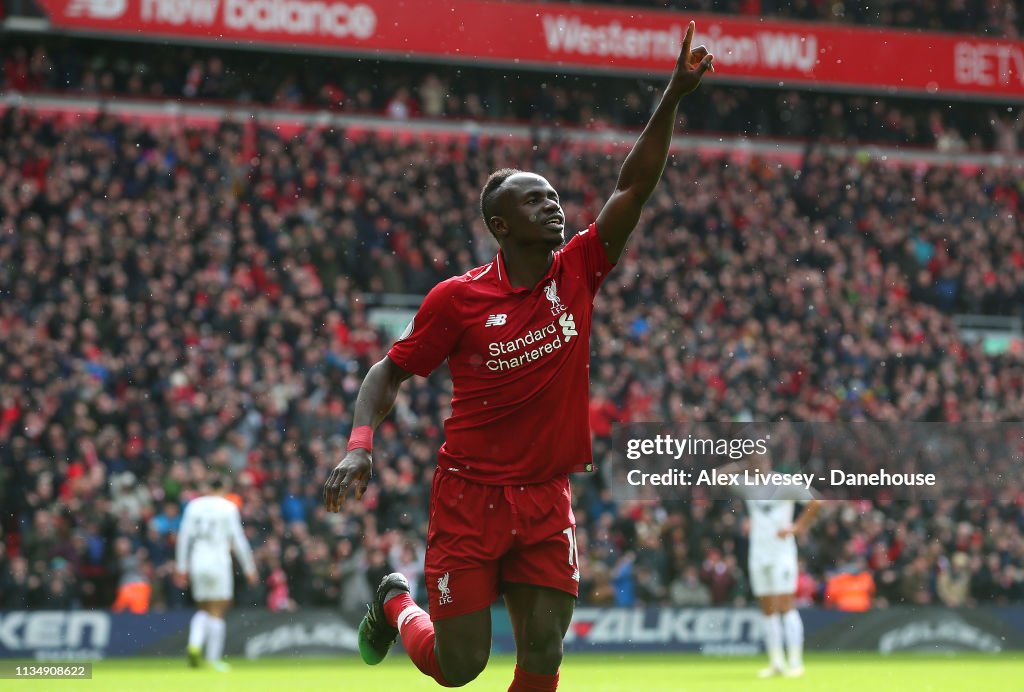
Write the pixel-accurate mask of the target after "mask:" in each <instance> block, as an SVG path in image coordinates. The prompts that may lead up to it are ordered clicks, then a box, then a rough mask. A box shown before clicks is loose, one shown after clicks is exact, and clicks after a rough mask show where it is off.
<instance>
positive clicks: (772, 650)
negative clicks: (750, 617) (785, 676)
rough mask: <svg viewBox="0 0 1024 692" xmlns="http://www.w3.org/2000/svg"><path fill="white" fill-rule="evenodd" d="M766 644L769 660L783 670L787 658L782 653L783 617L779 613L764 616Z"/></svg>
mask: <svg viewBox="0 0 1024 692" xmlns="http://www.w3.org/2000/svg"><path fill="white" fill-rule="evenodd" d="M764 646H765V648H766V649H767V650H768V660H769V661H771V664H772V667H773V668H777V669H779V670H782V669H783V668H785V666H786V660H785V658H784V657H783V655H782V618H781V617H779V614H778V613H773V614H772V615H767V616H765V618H764Z"/></svg>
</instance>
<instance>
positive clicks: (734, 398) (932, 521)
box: [0, 108, 1024, 612]
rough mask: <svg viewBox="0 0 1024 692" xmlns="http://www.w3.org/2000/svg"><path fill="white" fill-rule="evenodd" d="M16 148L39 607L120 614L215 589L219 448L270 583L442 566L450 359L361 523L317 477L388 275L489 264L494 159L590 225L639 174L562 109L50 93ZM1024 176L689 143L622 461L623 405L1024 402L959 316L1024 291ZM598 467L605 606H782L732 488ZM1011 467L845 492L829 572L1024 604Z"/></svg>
mask: <svg viewBox="0 0 1024 692" xmlns="http://www.w3.org/2000/svg"><path fill="white" fill-rule="evenodd" d="M381 122H382V125H387V121H381ZM534 144H536V145H537V146H534ZM0 146H2V148H3V151H2V152H0V295H2V296H4V299H3V300H0V461H2V465H0V469H2V475H0V499H2V500H0V506H2V507H3V510H2V522H0V530H2V532H3V535H2V538H3V540H2V541H0V549H2V550H3V551H4V552H3V553H0V594H2V596H0V608H7V609H21V608H65V607H109V606H110V605H111V604H112V603H114V601H115V599H116V598H117V594H118V590H119V586H123V585H124V584H129V583H130V584H138V583H147V584H149V586H150V593H149V602H150V607H151V608H153V609H162V608H175V607H181V606H183V605H184V604H185V601H184V599H185V595H184V593H183V592H181V591H180V590H178V589H177V588H176V587H174V585H173V583H172V580H171V575H170V569H171V567H170V565H171V560H172V555H173V541H174V537H175V530H176V527H177V525H178V522H179V521H180V506H181V503H182V502H184V501H186V500H188V499H189V498H191V497H193V496H194V495H195V494H196V492H197V491H198V484H200V483H202V482H203V480H204V479H205V478H207V477H208V476H209V475H210V474H218V475H230V476H231V477H232V478H234V479H235V481H236V483H235V492H236V493H237V495H238V496H239V499H240V501H241V503H242V507H243V509H242V512H243V517H244V520H245V525H246V530H247V532H248V534H249V539H250V541H251V542H252V543H253V545H254V546H255V547H256V557H257V562H258V564H259V566H260V569H261V573H262V574H263V576H264V579H263V580H262V584H263V585H264V586H260V587H257V588H256V589H249V590H245V589H243V590H241V593H240V594H239V597H238V598H239V600H240V601H241V602H242V603H246V604H252V605H264V606H266V605H270V606H271V607H272V608H274V609H280V608H289V607H294V606H295V605H298V606H304V605H340V606H341V607H342V608H343V609H345V610H347V611H352V612H358V610H359V609H361V608H362V607H363V604H364V603H365V602H366V601H367V600H368V599H369V594H370V593H371V589H372V588H373V586H374V585H375V584H376V583H377V582H378V581H379V579H380V577H381V576H382V575H383V574H385V573H387V572H390V571H392V570H394V569H402V570H403V571H406V572H407V574H408V576H409V577H410V579H411V580H412V581H420V580H421V579H422V576H421V574H420V573H419V571H418V570H419V568H418V565H419V564H420V560H418V556H419V555H420V554H421V552H422V550H423V535H424V530H425V524H426V506H427V505H426V503H427V492H428V489H429V483H430V478H431V475H432V468H433V466H434V452H435V450H436V448H437V446H438V445H439V443H440V436H441V430H440V427H439V423H440V421H441V420H442V419H443V417H444V415H445V411H446V409H447V405H448V404H447V400H448V396H449V394H450V389H449V387H450V383H449V382H448V380H447V379H446V377H445V376H444V374H443V373H438V374H435V375H434V376H433V377H431V378H430V379H426V380H424V379H418V378H417V379H415V380H411V381H410V382H408V383H407V384H406V386H405V388H404V389H403V391H402V393H401V394H400V395H399V400H398V404H397V406H396V409H395V413H394V415H393V416H392V418H391V419H389V421H388V422H387V423H386V424H385V425H384V426H382V428H381V429H380V430H379V431H378V435H377V440H376V445H375V455H374V456H375V461H376V462H377V465H378V466H379V469H378V470H379V474H378V476H377V477H376V480H375V482H374V483H373V484H372V485H371V486H370V490H369V492H368V494H367V497H366V498H364V500H363V501H362V502H354V501H353V502H350V503H349V505H348V507H347V508H346V512H345V513H344V514H343V515H328V514H326V513H325V512H324V511H323V509H322V507H321V504H320V502H319V497H320V484H321V483H322V480H323V478H324V477H325V476H326V473H327V472H328V471H329V470H330V468H332V467H333V465H334V464H335V463H336V461H337V459H338V454H339V449H340V448H341V446H342V445H343V444H344V441H345V439H346V438H347V433H348V431H349V430H348V428H349V415H350V406H351V403H352V401H353V400H354V396H355V388H356V387H357V386H358V383H359V381H360V379H361V377H362V375H363V374H364V373H365V371H366V369H367V368H368V366H369V365H370V364H371V363H372V362H374V360H376V359H377V358H379V357H380V355H381V354H382V352H383V350H382V349H383V348H384V347H385V346H386V345H387V343H388V336H387V335H386V334H385V333H384V332H383V331H382V330H381V329H380V328H378V327H377V326H375V324H374V323H373V321H372V320H371V319H370V317H371V315H370V309H371V307H372V300H373V297H374V296H378V295H380V294H385V293H386V294H396V293H397V294H401V293H410V294H422V293H423V292H425V291H426V290H427V289H428V288H429V287H430V286H432V285H433V284H434V283H435V282H437V281H438V280H440V279H442V278H445V277H447V276H451V275H453V274H457V273H461V272H463V271H465V270H466V269H467V268H469V267H472V266H476V265H479V264H482V263H484V262H486V261H489V259H490V258H491V257H492V253H493V252H494V246H493V244H492V243H491V240H490V239H489V237H488V236H487V234H486V231H485V230H484V229H483V227H482V224H481V223H479V220H478V219H477V216H478V214H479V212H478V210H477V208H476V203H475V200H476V199H477V195H478V192H479V187H480V185H481V183H482V181H483V180H484V179H485V178H486V175H487V174H488V173H489V172H490V170H492V169H493V168H496V167H500V166H502V165H508V164H515V165H517V166H520V167H525V168H530V169H532V170H536V171H538V172H540V173H542V174H544V175H546V176H548V177H549V178H550V179H551V181H552V182H553V183H554V185H555V186H556V187H557V188H558V189H559V190H560V192H561V194H562V200H563V204H564V206H565V209H566V212H567V217H568V219H569V220H570V224H569V225H571V226H575V227H577V228H578V227H582V226H583V224H584V223H586V222H587V221H589V220H590V219H591V218H593V216H594V215H595V213H596V212H597V210H598V206H599V205H600V203H601V202H602V201H603V198H604V195H605V194H606V193H607V191H608V190H609V189H611V187H612V185H613V182H614V179H615V174H616V172H617V170H616V162H617V158H616V157H609V156H607V153H608V147H607V146H606V145H601V144H595V143H586V142H580V141H576V140H574V139H572V138H571V137H568V136H565V137H563V136H561V135H559V134H555V135H554V137H553V138H552V139H548V140H544V141H536V142H533V141H528V140H527V141H519V140H504V139H497V138H493V137H487V136H468V135H464V136H461V137H449V138H445V139H441V138H433V137H428V136H423V135H415V134H412V135H410V134H405V135H399V134H388V133H386V132H385V133H380V132H364V133H361V134H352V133H346V132H344V131H341V130H337V129H329V128H328V129H324V128H309V129H303V130H301V131H299V132H297V133H296V134H294V135H290V134H289V135H285V134H281V133H280V132H278V131H277V130H275V129H273V128H272V127H270V126H262V125H259V124H256V123H252V122H250V123H249V124H247V125H241V124H238V123H236V122H233V121H223V122H221V123H219V124H218V125H217V126H216V127H212V128H182V127H146V126H143V125H140V124H139V123H137V122H133V121H132V120H131V119H122V118H118V117H116V116H113V115H110V114H102V113H101V114H100V115H98V116H97V117H95V118H83V119H77V120H67V119H65V120H61V121H57V120H55V119H51V118H48V117H44V116H41V115H39V114H37V113H35V112H33V111H31V110H24V109H17V108H8V109H6V110H5V111H4V112H3V115H2V117H0ZM1021 180H1022V177H1021V175H1020V171H1019V169H1014V168H1011V167H1003V168H1000V167H997V166H988V167H981V168H977V167H975V168H970V167H967V166H952V165H936V166H924V165H918V166H896V165H891V164H888V163H885V162H883V161H879V160H875V159H872V158H870V157H866V156H860V155H856V154H841V153H840V154H835V153H829V152H826V151H823V150H818V149H817V148H815V147H810V148H809V149H808V150H807V151H806V153H805V154H804V155H803V156H802V157H801V162H800V164H799V165H796V166H794V165H793V164H791V163H786V162H782V161H775V160H771V159H765V158H761V157H757V156H752V157H746V158H745V159H743V160H737V159H736V158H734V157H730V156H717V157H706V156H705V157H701V156H699V155H697V154H695V153H688V152H680V153H679V154H678V155H676V156H675V157H674V159H673V161H672V162H671V163H670V166H669V170H668V171H667V172H666V175H665V179H664V181H663V183H662V185H661V187H660V188H659V189H658V191H657V192H656V194H655V197H654V198H653V199H652V203H651V205H650V209H649V210H648V211H647V212H646V213H645V216H644V218H643V220H642V222H641V227H640V229H639V231H638V233H637V234H636V236H635V237H634V240H633V243H632V250H631V251H630V252H629V253H628V254H627V256H626V257H624V258H623V260H622V262H621V263H620V265H619V267H618V268H617V270H616V272H615V274H614V275H613V276H612V277H611V278H610V279H609V281H608V282H607V283H606V285H605V287H604V288H603V290H602V293H601V294H600V296H599V298H598V300H599V303H600V309H598V310H597V311H596V312H595V315H596V317H595V324H594V339H593V344H594V354H593V363H592V373H593V380H594V386H593V389H594V393H595V396H594V401H593V404H592V421H593V427H594V431H595V436H596V440H595V445H596V452H597V455H598V459H601V458H602V455H604V454H606V453H607V449H608V445H609V438H608V436H609V434H610V429H611V425H612V424H613V423H615V422H620V421H639V420H644V421H685V420H777V419H779V418H780V417H792V418H794V419H798V420H821V421H850V420H881V421H895V420H902V421H946V422H960V421H1000V420H1020V419H1021V417H1022V415H1024V367H1022V365H1021V361H1020V357H1019V353H1015V352H1013V351H1012V350H1010V351H1007V352H1005V353H1001V354H1000V353H989V352H986V351H985V350H984V349H983V347H982V346H981V345H979V344H972V343H968V342H966V341H965V340H963V339H962V338H961V336H960V334H959V332H958V331H957V328H956V326H955V325H954V322H953V320H952V316H953V315H954V314H955V313H957V312H960V311H969V312H973V313H983V314H989V315H1005V316H1016V317H1020V316H1021V315H1020V313H1021V310H1022V307H1021V306H1022V305H1024V302H1022V300H1021V298H1022V296H1021V290H1022V287H1024V240H1022V238H1024V233H1022V231H1024V229H1022V227H1021V214H1022V212H1024V208H1022V207H1024V187H1022V184H1021ZM854 268H855V269H854ZM667 306H673V307H672V309H671V310H670V309H668V307H667ZM1016 477H1019V475H1018V476H1016ZM575 491H576V494H577V497H576V501H575V506H576V507H577V508H578V511H577V520H578V522H579V526H580V529H579V531H578V542H579V551H580V558H581V562H582V563H583V565H582V567H583V569H582V572H583V575H584V578H585V580H586V581H585V583H583V584H582V585H581V586H582V589H581V592H582V593H583V594H584V597H583V602H584V603H616V604H620V605H634V604H638V603H674V604H677V605H681V604H684V603H692V602H693V600H692V599H695V598H699V599H700V600H701V601H706V602H710V603H714V604H724V603H742V602H749V594H748V588H747V584H746V580H745V577H744V574H743V570H742V569H741V568H740V567H739V565H742V564H743V557H744V555H745V550H746V546H745V543H744V541H745V539H744V536H743V533H744V532H743V530H742V528H743V527H742V525H743V518H742V513H736V512H734V511H733V509H734V508H733V506H732V505H731V504H729V503H724V502H712V503H708V504H700V503H698V504H696V505H694V506H692V507H687V508H685V511H683V509H682V508H680V507H673V506H670V505H665V506H651V505H641V504H638V503H628V502H618V501H616V500H615V499H614V498H613V497H612V496H611V494H610V493H609V492H608V489H607V487H605V486H604V484H603V482H602V477H601V476H600V475H596V476H593V477H580V478H578V479H577V480H576V485H575ZM985 492H986V493H987V495H986V497H985V501H981V500H978V499H976V498H975V497H972V496H970V495H964V496H961V497H951V498H948V499H942V500H935V501H931V502H923V503H922V502H918V503H892V504H891V505H890V506H886V507H884V508H879V507H877V506H871V505H869V504H867V503H856V502H848V503H841V504H835V505H831V506H830V507H829V508H828V510H827V511H826V512H825V515H824V518H823V519H822V520H821V521H820V522H819V523H818V525H817V526H816V527H815V529H814V531H813V533H812V534H811V536H810V538H809V541H808V542H807V544H806V545H805V547H804V548H803V549H802V553H801V554H802V556H803V557H804V558H805V560H806V567H807V571H806V574H804V575H803V577H802V580H801V583H802V584H803V588H804V590H805V591H806V593H807V594H808V598H811V599H815V600H818V601H819V602H821V601H822V600H823V599H824V597H825V594H826V590H827V584H828V583H829V580H830V579H831V578H832V577H833V576H834V570H835V569H836V567H837V566H840V567H841V568H842V570H845V571H848V572H855V571H858V570H863V569H867V570H870V572H871V576H872V579H873V580H874V583H875V585H876V591H877V593H876V596H875V600H874V603H875V604H876V605H885V604H894V603H905V602H913V603H929V602H939V601H940V599H941V601H942V602H948V601H950V600H951V599H952V600H953V601H957V600H959V601H962V602H970V603H990V602H995V603H1006V602H1011V601H1020V600H1022V599H1024V570H1022V564H1024V539H1022V535H1021V531H1022V528H1024V488H1022V487H1021V485H1020V484H1019V482H1014V481H1012V480H1011V481H1009V482H1006V483H1003V484H1001V485H999V486H997V487H990V488H986V489H985ZM882 509H884V512H883V511H882ZM271 575H272V576H271ZM140 580H142V581H140ZM282 580H283V581H282ZM964 580H966V582H967V585H966V587H965V586H964V583H963V582H964ZM698 582H699V583H701V584H702V585H703V589H695V588H694V585H695V584H696V583H698ZM266 587H270V588H269V592H267V591H265V590H264V589H265V588H266ZM282 587H286V593H285V592H283V591H282ZM420 593H422V591H420Z"/></svg>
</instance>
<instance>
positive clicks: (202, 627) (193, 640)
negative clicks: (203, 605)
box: [179, 610, 210, 649]
mask: <svg viewBox="0 0 1024 692" xmlns="http://www.w3.org/2000/svg"><path fill="white" fill-rule="evenodd" d="M209 618H210V616H209V615H208V614H207V613H206V611H205V610H197V611H196V614H195V615H193V616H192V621H191V622H189V624H188V645H189V648H192V647H199V648H200V649H201V648H203V642H204V641H205V640H206V623H207V622H208V621H209ZM179 641H180V640H179Z"/></svg>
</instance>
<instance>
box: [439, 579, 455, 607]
mask: <svg viewBox="0 0 1024 692" xmlns="http://www.w3.org/2000/svg"><path fill="white" fill-rule="evenodd" d="M450 578H451V574H450V573H449V572H445V573H444V576H443V577H441V578H440V579H438V580H437V590H438V591H440V592H441V595H440V596H439V597H438V599H437V604H438V605H448V604H449V603H451V602H452V591H451V589H449V588H448V579H450Z"/></svg>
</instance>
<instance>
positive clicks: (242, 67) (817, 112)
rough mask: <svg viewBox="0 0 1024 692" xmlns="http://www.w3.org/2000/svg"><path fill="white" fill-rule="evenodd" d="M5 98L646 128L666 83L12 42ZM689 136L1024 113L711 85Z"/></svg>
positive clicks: (964, 127) (955, 130)
mask: <svg viewBox="0 0 1024 692" xmlns="http://www.w3.org/2000/svg"><path fill="white" fill-rule="evenodd" d="M0 62H2V63H3V72H2V74H0V92H16V93H24V94H31V93H62V94H74V95H82V96H87V97H91V98H101V99H104V98H109V97H112V96H124V97H130V98H135V99H150V100H151V99H162V100H168V99H170V100H175V101H176V102H180V103H219V104H223V103H228V104H230V103H242V104H250V105H252V104H259V105H263V106H267V107H272V108H276V109H294V110H309V109H318V110H327V111H333V112H340V113H348V114H373V115H386V116H387V117H390V118H394V119H395V120H408V119H413V118H430V119H451V120H475V121H502V122H516V123H528V124H533V125H537V126H542V125H543V126H550V125H554V126H574V127H576V126H582V127H586V128H590V129H595V130H601V129H608V128H613V127H614V128H626V129H639V128H640V127H642V126H643V125H644V124H645V123H646V122H647V118H648V117H649V115H650V111H651V109H652V108H653V105H654V101H655V97H656V96H657V91H656V89H658V88H660V84H658V83H656V82H652V81H645V80H638V79H632V78H616V77H603V78H600V80H599V83H600V85H601V88H595V87H596V86H597V85H598V82H595V78H594V77H591V76H581V75H547V74H539V73H529V72H518V73H507V72H500V71H495V70H487V69H483V68H469V67H463V66H459V67H455V66H452V67H445V66H440V65H434V66H416V65H405V64H400V63H387V62H382V61H366V60H356V59H350V60H342V59H338V58H335V57H327V56H319V57H318V56H296V55H292V56H287V55H276V54H275V55H267V56H261V55H259V54H253V53H249V52H240V51H226V50H219V49H201V48H185V49H182V48H181V47H178V46H174V47H168V46H163V47H161V46H152V45H145V44H133V43H127V42H126V43H120V44H111V43H110V42H100V41H89V40H86V39H60V40H54V39H47V40H40V39H38V38H36V37H31V38H30V39H14V40H12V41H10V42H8V43H7V44H6V45H5V46H3V47H0ZM683 118H684V120H685V127H686V130H687V131H688V132H692V133H704V134H712V135H727V136H741V135H742V136H758V137H775V138H782V139H792V140H814V141H819V140H820V141H825V142H838V143H843V144H847V145H857V144H867V143H870V144H883V145H888V146H906V147H912V148H918V149H933V150H939V151H949V152H959V151H972V152H981V151H998V152H1001V153H1004V154H1016V153H1019V152H1020V151H1022V150H1024V146H1022V138H1024V109H1022V108H1021V107H1020V106H1019V105H1008V104H990V105H980V106H979V104H977V103H966V102H959V101H956V100H954V101H949V100H946V101H944V102H942V103H939V102H937V101H935V100H933V99H912V98H895V97H892V96H886V97H881V98H878V97H872V96H865V95H846V94H838V93H837V94H828V93H823V92H817V93H812V92H808V91H797V90H791V89H785V90H779V89H755V88H737V87H735V86H728V85H715V84H708V85H705V86H704V87H702V88H701V89H700V90H699V91H697V92H695V93H694V94H693V95H692V96H691V97H690V101H689V102H688V105H687V108H686V113H685V114H683Z"/></svg>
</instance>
